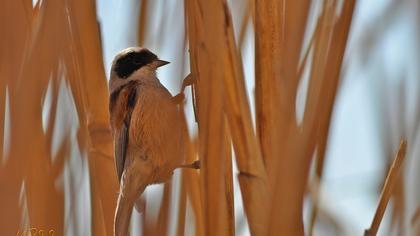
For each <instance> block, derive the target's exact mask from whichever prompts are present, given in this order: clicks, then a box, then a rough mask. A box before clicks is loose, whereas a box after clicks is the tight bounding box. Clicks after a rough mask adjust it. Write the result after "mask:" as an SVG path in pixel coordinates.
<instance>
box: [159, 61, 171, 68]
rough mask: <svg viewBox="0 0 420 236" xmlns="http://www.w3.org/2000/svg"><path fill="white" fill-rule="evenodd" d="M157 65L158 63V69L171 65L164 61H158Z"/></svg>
mask: <svg viewBox="0 0 420 236" xmlns="http://www.w3.org/2000/svg"><path fill="white" fill-rule="evenodd" d="M156 63H157V67H161V66H164V65H167V64H169V63H170V62H169V61H164V60H156Z"/></svg>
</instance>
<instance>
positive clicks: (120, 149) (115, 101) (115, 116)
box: [110, 81, 138, 181]
mask: <svg viewBox="0 0 420 236" xmlns="http://www.w3.org/2000/svg"><path fill="white" fill-rule="evenodd" d="M137 85H138V83H137V82H136V81H130V82H128V83H126V84H125V85H123V86H121V87H120V88H118V89H117V90H115V91H114V92H113V93H112V94H111V96H110V113H111V124H112V126H113V130H114V149H115V166H116V169H117V175H118V181H120V180H121V176H122V173H123V171H124V165H125V160H126V155H127V148H128V142H129V130H130V123H131V114H132V113H133V109H134V107H135V106H136V103H137Z"/></svg>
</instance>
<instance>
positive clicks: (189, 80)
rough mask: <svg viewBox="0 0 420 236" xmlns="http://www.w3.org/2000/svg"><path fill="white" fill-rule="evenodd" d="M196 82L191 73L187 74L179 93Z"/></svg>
mask: <svg viewBox="0 0 420 236" xmlns="http://www.w3.org/2000/svg"><path fill="white" fill-rule="evenodd" d="M196 81H197V79H196V78H195V77H193V76H192V74H191V73H189V74H188V75H187V77H185V79H184V80H183V81H182V89H181V91H182V92H184V90H185V88H186V87H187V86H190V85H193V84H195V82H196Z"/></svg>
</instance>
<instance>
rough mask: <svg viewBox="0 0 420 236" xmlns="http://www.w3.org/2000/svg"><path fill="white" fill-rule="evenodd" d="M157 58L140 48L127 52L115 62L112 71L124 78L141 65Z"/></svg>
mask: <svg viewBox="0 0 420 236" xmlns="http://www.w3.org/2000/svg"><path fill="white" fill-rule="evenodd" d="M157 59H158V58H157V56H156V55H155V54H153V53H152V52H150V51H149V50H146V49H144V50H141V51H140V52H129V53H127V54H125V55H123V56H122V57H120V58H119V59H118V60H117V61H116V62H115V67H114V71H115V72H116V73H117V75H118V77H120V78H122V79H126V78H127V77H129V76H130V75H131V74H132V73H134V72H135V71H136V70H138V69H140V68H141V67H142V66H145V65H147V64H149V63H151V62H153V61H154V60H157Z"/></svg>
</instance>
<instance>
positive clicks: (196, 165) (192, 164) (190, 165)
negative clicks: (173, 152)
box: [177, 160, 201, 170]
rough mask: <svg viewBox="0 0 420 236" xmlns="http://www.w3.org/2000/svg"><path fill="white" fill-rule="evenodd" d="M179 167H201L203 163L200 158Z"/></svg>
mask: <svg viewBox="0 0 420 236" xmlns="http://www.w3.org/2000/svg"><path fill="white" fill-rule="evenodd" d="M177 168H191V169H196V170H198V169H200V168H201V164H200V160H197V161H194V162H193V163H191V164H186V165H180V166H178V167H177Z"/></svg>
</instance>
